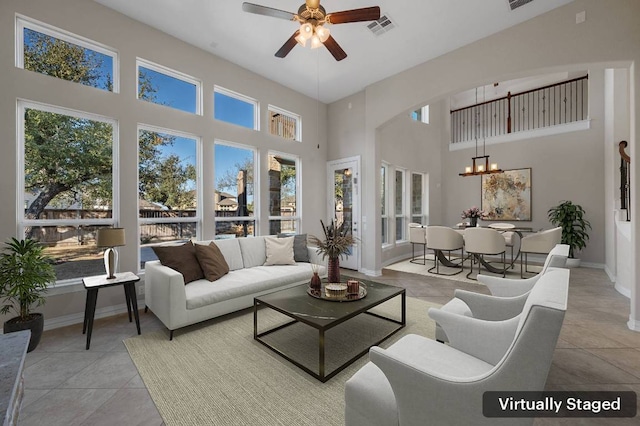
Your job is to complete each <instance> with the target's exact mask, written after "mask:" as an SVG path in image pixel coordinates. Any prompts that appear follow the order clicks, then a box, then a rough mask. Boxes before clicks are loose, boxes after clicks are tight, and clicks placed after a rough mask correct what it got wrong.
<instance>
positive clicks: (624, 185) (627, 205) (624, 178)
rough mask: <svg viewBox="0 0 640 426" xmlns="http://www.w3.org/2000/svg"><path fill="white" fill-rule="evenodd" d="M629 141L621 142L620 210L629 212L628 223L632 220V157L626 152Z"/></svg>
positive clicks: (619, 149) (619, 145) (619, 147)
mask: <svg viewBox="0 0 640 426" xmlns="http://www.w3.org/2000/svg"><path fill="white" fill-rule="evenodd" d="M626 147H627V141H620V143H619V144H618V152H619V153H620V208H621V209H623V210H626V212H627V222H628V221H630V220H631V157H629V154H627V153H626V152H625V150H624V149H625V148H626Z"/></svg>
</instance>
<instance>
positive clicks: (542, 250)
mask: <svg viewBox="0 0 640 426" xmlns="http://www.w3.org/2000/svg"><path fill="white" fill-rule="evenodd" d="M561 241H562V227H560V226H559V227H557V228H553V229H547V230H546V231H540V232H536V233H535V234H531V235H527V236H525V237H523V238H522V241H520V277H521V278H524V273H525V272H530V271H527V260H528V254H529V253H537V254H547V253H549V252H550V251H551V250H552V249H553V248H554V247H555V245H556V244H560V242H561ZM523 264H524V267H523Z"/></svg>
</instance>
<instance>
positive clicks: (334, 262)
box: [311, 220, 356, 283]
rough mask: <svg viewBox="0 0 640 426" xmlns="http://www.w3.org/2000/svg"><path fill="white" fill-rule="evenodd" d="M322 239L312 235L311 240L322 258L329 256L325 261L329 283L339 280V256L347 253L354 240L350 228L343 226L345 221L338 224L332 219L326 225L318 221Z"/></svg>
mask: <svg viewBox="0 0 640 426" xmlns="http://www.w3.org/2000/svg"><path fill="white" fill-rule="evenodd" d="M320 224H321V225H322V231H323V233H324V239H320V238H318V237H316V236H314V235H312V236H311V242H312V243H313V244H314V245H316V246H317V247H318V253H320V254H322V259H325V258H329V261H328V263H327V274H328V279H329V282H330V283H339V282H340V260H339V259H340V258H341V257H342V256H345V255H348V254H349V250H350V248H351V246H352V245H353V244H355V242H356V240H355V238H354V237H353V235H352V234H351V229H349V228H347V226H345V222H342V223H341V224H340V225H338V224H337V223H336V222H335V221H334V220H332V221H331V223H330V224H329V225H328V226H325V224H324V222H323V221H320Z"/></svg>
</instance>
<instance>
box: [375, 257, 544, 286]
mask: <svg viewBox="0 0 640 426" xmlns="http://www.w3.org/2000/svg"><path fill="white" fill-rule="evenodd" d="M420 260H422V258H421V259H420ZM431 267H433V256H432V255H427V264H426V265H421V264H418V263H411V262H409V259H407V260H403V261H400V262H397V263H394V264H391V265H389V266H385V267H384V268H383V269H390V270H393V271H400V272H408V273H410V274H419V275H424V276H427V277H433V278H444V279H447V280H454V281H462V282H466V283H472V284H478V281H476V280H470V279H469V278H467V273H468V272H469V268H470V264H469V261H468V260H467V261H465V263H464V271H462V272H460V273H459V274H456V275H437V274H433V273H431V272H429V271H428V270H429V269H430V268H431ZM527 268H528V270H529V271H531V272H532V273H527V274H525V277H531V276H533V274H535V273H538V272H540V271H541V270H542V267H541V266H538V265H529V266H528V267H527ZM456 271H457V269H454V268H447V267H446V266H442V265H440V272H441V273H453V272H456ZM477 272H478V265H474V266H473V275H472V276H473V277H475V276H476V274H477ZM482 274H484V275H492V276H496V277H501V276H502V274H494V273H491V272H487V270H486V269H484V268H482ZM506 276H507V278H514V279H518V280H519V279H520V263H519V262H518V263H517V264H516V265H514V268H513V269H507V274H506Z"/></svg>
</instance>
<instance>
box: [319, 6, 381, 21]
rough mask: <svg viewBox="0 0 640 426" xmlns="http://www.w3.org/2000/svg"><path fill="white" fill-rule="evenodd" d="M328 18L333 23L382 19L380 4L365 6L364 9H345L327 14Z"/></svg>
mask: <svg viewBox="0 0 640 426" xmlns="http://www.w3.org/2000/svg"><path fill="white" fill-rule="evenodd" d="M327 19H328V21H329V22H330V23H332V24H346V23H349V22H362V21H375V20H376V19H380V8H379V7H378V6H373V7H364V8H362V9H353V10H345V11H342V12H333V13H329V14H327Z"/></svg>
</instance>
